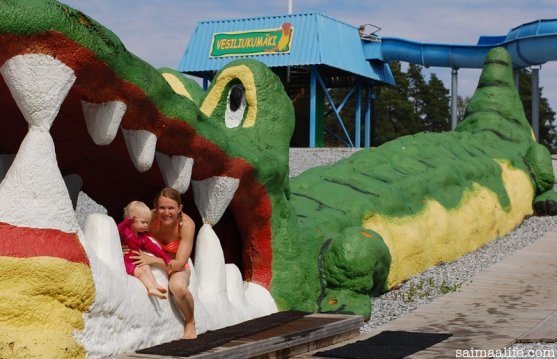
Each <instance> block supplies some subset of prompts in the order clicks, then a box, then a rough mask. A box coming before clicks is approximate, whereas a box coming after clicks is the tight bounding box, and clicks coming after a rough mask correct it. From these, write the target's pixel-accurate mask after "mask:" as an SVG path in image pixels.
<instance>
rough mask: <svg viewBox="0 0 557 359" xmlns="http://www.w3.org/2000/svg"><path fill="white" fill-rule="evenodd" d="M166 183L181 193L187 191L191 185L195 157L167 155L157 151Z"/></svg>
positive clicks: (157, 157)
mask: <svg viewBox="0 0 557 359" xmlns="http://www.w3.org/2000/svg"><path fill="white" fill-rule="evenodd" d="M155 157H156V159H157V163H158V165H159V168H160V170H161V174H162V177H163V178H164V183H165V184H166V185H167V186H168V187H172V188H174V189H175V190H177V191H178V192H180V193H186V191H187V190H188V187H189V186H190V179H191V170H192V167H193V158H189V157H184V156H167V155H165V154H163V153H160V152H155Z"/></svg>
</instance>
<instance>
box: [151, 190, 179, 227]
mask: <svg viewBox="0 0 557 359" xmlns="http://www.w3.org/2000/svg"><path fill="white" fill-rule="evenodd" d="M181 211H182V206H181V205H178V203H177V202H176V201H175V200H173V199H170V198H167V197H162V196H161V197H159V200H158V206H157V216H158V217H159V220H160V223H161V225H170V224H172V223H174V221H175V220H176V218H178V213H180V212H181Z"/></svg>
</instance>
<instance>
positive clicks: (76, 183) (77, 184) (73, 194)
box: [63, 173, 83, 210]
mask: <svg viewBox="0 0 557 359" xmlns="http://www.w3.org/2000/svg"><path fill="white" fill-rule="evenodd" d="M63 179H64V183H66V188H67V189H68V194H69V195H70V199H71V200H72V205H73V209H74V210H75V207H77V198H78V197H79V192H81V187H83V179H82V178H81V176H80V175H78V174H76V173H72V174H69V175H67V176H64V177H63Z"/></svg>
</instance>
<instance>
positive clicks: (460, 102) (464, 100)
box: [456, 96, 470, 123]
mask: <svg viewBox="0 0 557 359" xmlns="http://www.w3.org/2000/svg"><path fill="white" fill-rule="evenodd" d="M469 102H470V97H468V96H466V97H462V96H457V98H456V113H457V115H456V120H457V123H460V122H461V121H462V120H464V115H465V114H466V106H468V103H469Z"/></svg>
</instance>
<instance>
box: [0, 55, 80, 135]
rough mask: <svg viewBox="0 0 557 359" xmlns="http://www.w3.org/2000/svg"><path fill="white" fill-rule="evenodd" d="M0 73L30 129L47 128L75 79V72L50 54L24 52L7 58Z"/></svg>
mask: <svg viewBox="0 0 557 359" xmlns="http://www.w3.org/2000/svg"><path fill="white" fill-rule="evenodd" d="M0 73H2V76H3V77H4V81H6V85H8V88H9V89H10V92H11V94H12V96H13V98H14V100H15V102H16V103H17V106H18V107H19V109H20V111H21V113H22V114H23V117H25V120H27V122H28V123H29V126H30V127H31V128H37V129H39V130H41V131H48V130H49V129H50V126H51V125H52V122H54V119H55V118H56V115H57V114H58V111H59V110H60V106H62V102H64V99H65V98H66V96H67V95H68V92H69V91H70V88H71V87H72V85H73V83H74V82H75V73H74V71H73V70H72V69H71V68H70V67H68V66H67V65H66V64H64V63H63V62H61V61H60V60H58V59H55V58H54V57H52V56H50V55H45V54H26V55H17V56H14V57H12V58H11V59H9V60H8V61H6V62H5V63H4V65H2V67H1V68H0Z"/></svg>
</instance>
